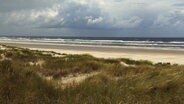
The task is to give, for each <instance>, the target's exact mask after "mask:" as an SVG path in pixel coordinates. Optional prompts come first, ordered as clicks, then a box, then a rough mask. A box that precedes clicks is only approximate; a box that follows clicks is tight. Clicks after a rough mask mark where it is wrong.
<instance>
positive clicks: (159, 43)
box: [0, 37, 184, 48]
mask: <svg viewBox="0 0 184 104" xmlns="http://www.w3.org/2000/svg"><path fill="white" fill-rule="evenodd" d="M0 41H15V42H39V43H54V44H82V45H109V46H142V47H179V48H184V40H183V41H181V40H172V41H165V40H161V39H159V40H156V39H155V40H153V39H150V40H147V39H142V40H141V39H139V40H136V39H134V38H133V39H132V40H131V39H128V40H126V39H122V40H105V39H98V40H95V39H94V40H93V39H78V38H76V39H74V38H72V39H70V38H67V39H65V38H45V37H44V38H30V37H0Z"/></svg>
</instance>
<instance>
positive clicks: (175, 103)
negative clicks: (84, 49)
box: [0, 46, 184, 104]
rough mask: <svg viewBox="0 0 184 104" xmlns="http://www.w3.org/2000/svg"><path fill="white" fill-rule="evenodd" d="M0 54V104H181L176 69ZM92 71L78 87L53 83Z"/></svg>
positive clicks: (183, 71) (17, 51)
mask: <svg viewBox="0 0 184 104" xmlns="http://www.w3.org/2000/svg"><path fill="white" fill-rule="evenodd" d="M4 47H7V46H4ZM0 54H1V55H0V56H1V57H0V104H184V77H183V76H184V66H181V65H171V64H169V63H158V64H153V63H151V62H149V61H144V60H140V61H134V60H130V59H99V58H95V57H93V56H90V55H87V54H85V55H67V54H59V53H55V52H45V51H31V50H29V49H23V48H17V47H7V50H5V51H4V50H0ZM56 54H57V55H60V57H54V55H56ZM122 63H126V64H127V65H130V66H124V64H122ZM95 72H98V73H97V74H94V75H93V76H89V77H86V79H84V80H83V81H81V82H80V83H72V84H69V85H67V86H65V87H61V86H63V85H64V83H61V84H56V83H55V82H58V81H62V79H63V78H65V79H66V78H68V77H69V76H71V75H73V76H72V77H74V78H75V77H76V78H77V76H78V75H86V74H87V75H90V74H91V73H95ZM48 77H50V78H51V79H50V80H48V79H47V78H48Z"/></svg>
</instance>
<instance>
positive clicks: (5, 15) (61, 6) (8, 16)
mask: <svg viewBox="0 0 184 104" xmlns="http://www.w3.org/2000/svg"><path fill="white" fill-rule="evenodd" d="M0 2H1V4H0V23H1V24H0V31H1V32H0V34H2V35H4V34H10V35H13V34H15V35H24V34H29V35H31V34H32V35H61V36H62V35H65V36H99V35H100V36H112V37H113V36H135V37H143V36H145V37H154V36H157V37H158V36H160V37H163V36H166V37H167V36H169V37H170V36H171V37H175V36H176V37H177V36H178V37H184V29H183V27H184V1H183V0H177V1H176V0H159V1H155V0H49V1H48V0H39V1H37V0H29V1H24V0H13V1H12V0H0ZM9 30H11V31H9Z"/></svg>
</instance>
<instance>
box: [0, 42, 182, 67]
mask: <svg viewBox="0 0 184 104" xmlns="http://www.w3.org/2000/svg"><path fill="white" fill-rule="evenodd" d="M0 44H3V45H8V46H16V47H22V48H29V49H31V50H42V51H55V52H58V53H66V54H90V55H92V56H95V57H97V58H130V59H133V60H149V61H152V62H153V63H159V62H162V63H171V64H182V65H183V64H184V49H178V48H176V49H174V48H171V49H169V48H150V47H114V46H109V47H108V46H94V45H93V46H89V45H69V44H51V43H37V42H34V43H31V42H11V41H7V42H6V41H1V42H0Z"/></svg>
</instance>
